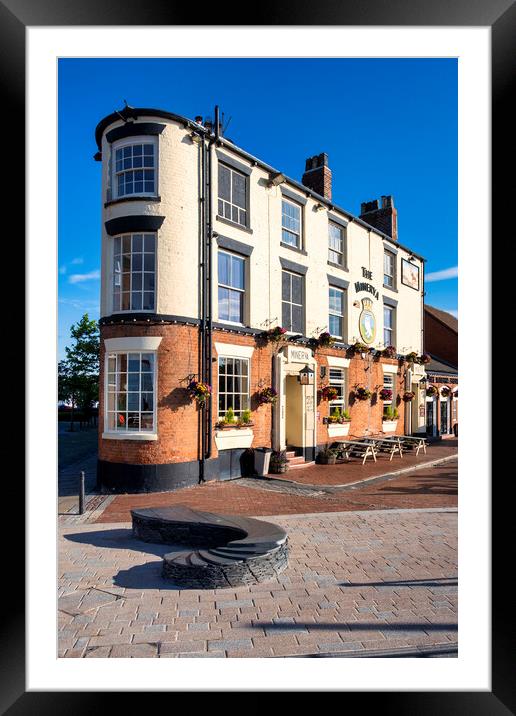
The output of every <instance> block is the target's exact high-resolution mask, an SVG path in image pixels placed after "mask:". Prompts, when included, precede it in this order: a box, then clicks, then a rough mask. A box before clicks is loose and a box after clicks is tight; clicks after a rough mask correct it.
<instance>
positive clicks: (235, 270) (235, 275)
mask: <svg viewBox="0 0 516 716" xmlns="http://www.w3.org/2000/svg"><path fill="white" fill-rule="evenodd" d="M231 285H232V286H233V288H241V289H243V288H244V260H243V259H241V258H238V257H237V256H232V257H231Z"/></svg>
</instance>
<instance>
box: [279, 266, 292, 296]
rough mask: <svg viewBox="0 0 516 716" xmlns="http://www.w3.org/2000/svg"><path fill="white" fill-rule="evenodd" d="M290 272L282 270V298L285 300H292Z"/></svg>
mask: <svg viewBox="0 0 516 716" xmlns="http://www.w3.org/2000/svg"><path fill="white" fill-rule="evenodd" d="M290 295H291V294H290V274H289V273H287V272H286V271H282V274H281V298H282V300H283V301H290Z"/></svg>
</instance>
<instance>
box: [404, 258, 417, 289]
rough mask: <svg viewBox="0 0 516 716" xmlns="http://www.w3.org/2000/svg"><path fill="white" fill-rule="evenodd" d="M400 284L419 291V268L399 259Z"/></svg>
mask: <svg viewBox="0 0 516 716" xmlns="http://www.w3.org/2000/svg"><path fill="white" fill-rule="evenodd" d="M401 283H403V284H405V286H410V288H413V289H415V290H416V291H419V266H416V265H415V264H413V263H412V262H410V261H407V260H406V259H401Z"/></svg>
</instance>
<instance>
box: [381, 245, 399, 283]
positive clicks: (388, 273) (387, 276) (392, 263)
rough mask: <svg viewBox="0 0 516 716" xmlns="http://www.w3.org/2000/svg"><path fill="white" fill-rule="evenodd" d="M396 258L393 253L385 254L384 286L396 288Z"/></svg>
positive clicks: (386, 252)
mask: <svg viewBox="0 0 516 716" xmlns="http://www.w3.org/2000/svg"><path fill="white" fill-rule="evenodd" d="M395 280H396V256H395V255H394V254H393V253H392V252H391V251H384V253H383V285H384V286H387V287H388V288H395Z"/></svg>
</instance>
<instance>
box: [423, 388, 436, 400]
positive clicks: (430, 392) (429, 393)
mask: <svg viewBox="0 0 516 716" xmlns="http://www.w3.org/2000/svg"><path fill="white" fill-rule="evenodd" d="M426 394H427V397H429V398H433V396H434V395H437V388H436V387H435V386H433V385H429V386H428V388H427V389H426Z"/></svg>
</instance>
